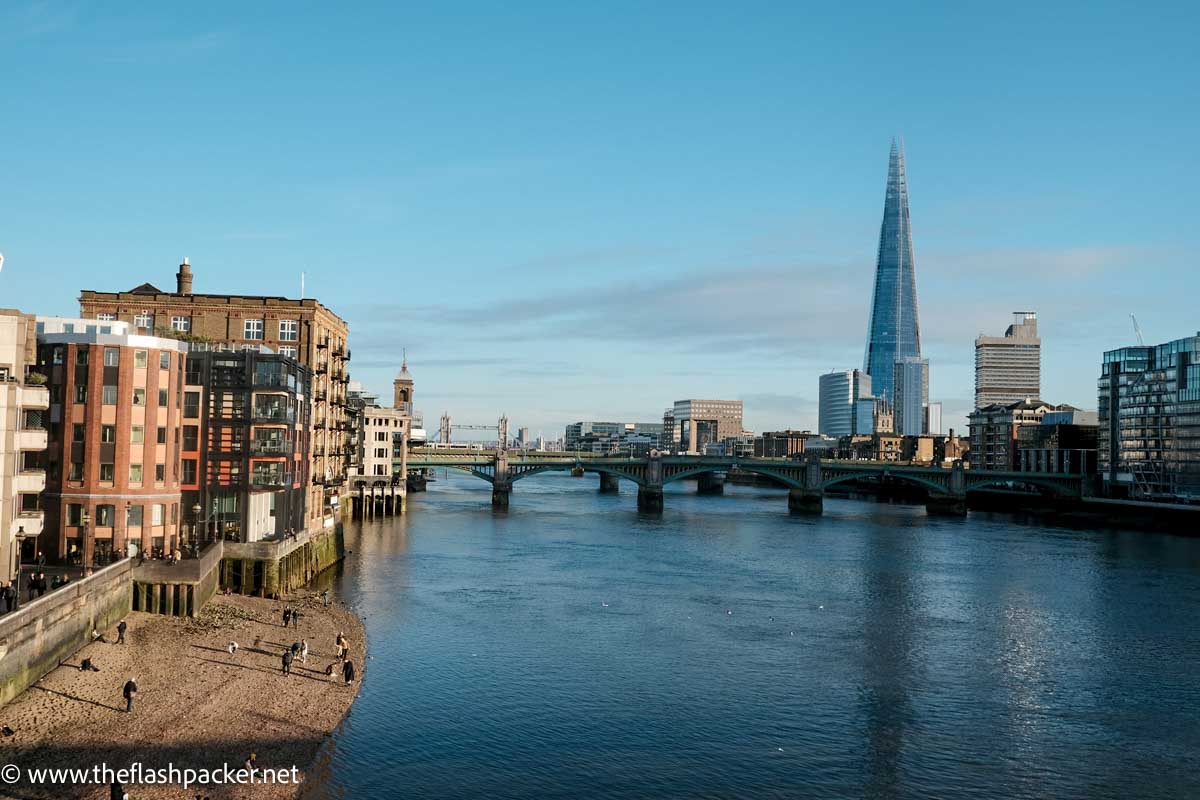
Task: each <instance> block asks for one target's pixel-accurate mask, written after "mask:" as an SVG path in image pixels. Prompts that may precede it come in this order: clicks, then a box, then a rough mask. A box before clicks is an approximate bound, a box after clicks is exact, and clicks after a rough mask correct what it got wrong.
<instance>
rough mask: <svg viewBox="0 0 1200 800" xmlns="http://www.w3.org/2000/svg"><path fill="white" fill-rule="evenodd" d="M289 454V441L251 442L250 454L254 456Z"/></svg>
mask: <svg viewBox="0 0 1200 800" xmlns="http://www.w3.org/2000/svg"><path fill="white" fill-rule="evenodd" d="M287 454H288V442H251V443H250V455H252V456H286V455H287Z"/></svg>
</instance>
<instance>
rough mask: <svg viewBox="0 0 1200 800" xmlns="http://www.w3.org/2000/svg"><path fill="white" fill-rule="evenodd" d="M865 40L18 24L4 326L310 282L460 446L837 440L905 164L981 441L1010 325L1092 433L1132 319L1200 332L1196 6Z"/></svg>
mask: <svg viewBox="0 0 1200 800" xmlns="http://www.w3.org/2000/svg"><path fill="white" fill-rule="evenodd" d="M838 5H839V4H822V5H820V6H813V7H808V8H806V7H804V4H799V3H736V4H734V3H703V2H688V3H667V2H661V3H628V4H625V3H597V4H584V3H533V2H527V3H459V4H422V5H420V6H418V5H415V4H413V5H409V4H400V3H379V4H374V5H373V4H368V3H360V4H354V6H355V10H353V11H349V10H344V9H340V8H335V6H334V5H332V4H316V3H287V4H284V3H278V4H275V3H256V4H245V3H237V4H235V3H217V2H212V3H202V4H190V5H189V6H186V7H185V6H182V5H174V4H149V3H145V4H140V7H136V6H135V4H120V5H119V6H116V7H114V5H113V4H100V3H69V2H68V3H51V2H38V3H28V2H8V3H4V4H2V5H0V75H2V76H3V77H2V78H0V153H2V154H3V157H0V251H3V252H4V253H5V256H6V258H7V261H6V263H5V267H4V270H3V272H0V306H16V307H19V308H22V309H24V310H28V311H35V312H40V313H61V314H72V313H75V312H76V311H77V303H76V298H77V294H78V289H81V288H96V289H108V290H113V289H127V288H130V287H132V286H134V285H136V284H138V283H141V282H142V281H146V280H149V281H151V282H154V283H156V284H158V285H159V286H163V287H167V286H170V285H171V284H172V275H173V274H174V271H175V267H176V265H177V264H178V263H179V261H180V259H181V258H182V257H183V256H185V255H186V256H188V257H189V258H190V259H191V261H192V264H193V266H194V269H195V272H196V288H197V290H198V291H216V292H247V293H258V294H280V293H282V294H289V295H296V294H298V293H299V274H300V272H301V270H304V271H305V272H307V276H308V277H307V286H308V294H309V295H311V296H316V297H318V298H320V299H321V300H322V301H323V302H325V303H326V304H327V305H329V306H331V307H332V308H333V309H334V310H335V311H337V312H338V313H339V314H341V315H342V316H344V317H346V318H347V319H348V320H349V321H350V323H351V339H352V347H353V350H354V361H353V363H352V372H353V374H354V377H355V378H357V379H360V380H363V381H364V382H365V383H367V384H368V385H370V386H372V387H374V388H376V389H377V390H380V391H385V390H386V389H387V388H388V386H389V384H390V380H391V375H392V373H393V372H394V371H395V369H396V367H397V364H398V361H399V351H400V348H401V347H406V348H407V349H408V354H409V360H410V367H411V369H412V371H413V374H414V376H415V378H416V380H417V400H418V403H417V405H418V407H420V408H422V409H423V410H424V411H425V414H426V417H427V419H429V420H430V421H431V424H432V421H435V420H436V418H437V416H438V415H439V414H440V413H441V412H442V411H447V410H448V411H450V412H451V414H452V415H453V416H454V417H455V419H456V420H458V421H461V422H476V423H480V422H489V421H494V419H495V418H496V416H497V415H498V414H499V413H500V412H506V413H507V414H508V416H509V417H510V420H511V422H512V424H514V425H527V426H529V427H530V428H532V429H533V430H534V431H535V432H536V431H538V430H543V431H544V432H545V433H546V434H547V435H548V436H553V435H558V434H559V433H560V432H561V426H562V425H563V424H564V423H566V422H569V421H571V420H575V419H596V418H604V419H627V420H634V419H638V420H652V419H656V418H658V417H659V416H660V415H661V412H662V409H663V408H664V407H666V406H668V405H669V404H670V403H671V401H673V400H675V399H677V398H683V397H722V398H724V397H729V398H741V399H743V400H744V401H745V404H746V423H747V426H748V427H750V428H752V429H754V430H758V431H761V430H768V429H774V428H781V427H785V426H791V427H814V428H815V424H816V396H817V391H816V389H817V377H818V375H819V374H820V373H821V372H823V371H826V370H828V369H833V368H849V367H856V366H861V363H862V355H863V345H864V338H865V335H866V327H867V315H868V312H869V308H868V306H869V302H870V291H871V281H872V274H873V269H874V256H875V248H876V244H877V237H878V230H879V222H880V215H881V212H882V208H883V192H884V182H885V178H886V168H887V154H888V143H889V140H890V138H891V136H893V135H902V136H903V137H904V139H905V143H906V151H907V158H908V174H909V187H910V197H911V206H912V214H913V231H914V241H915V248H916V259H917V285H918V294H919V301H920V307H921V322H922V333H923V337H924V350H925V354H926V355H928V356H929V358H930V360H931V381H930V388H931V395H932V396H933V398H934V399H941V400H943V401H944V402H945V404H946V414H947V423H948V424H953V425H955V426H956V427H958V426H961V425H962V424H963V422H964V419H963V418H964V416H965V413H966V411H967V409H968V406H969V405H970V402H971V397H972V391H973V373H972V359H973V340H974V337H975V336H976V335H977V334H978V333H980V332H984V331H986V332H989V333H999V332H1002V331H1003V328H1004V327H1005V326H1006V325H1007V324H1008V315H1009V312H1010V311H1013V310H1016V309H1026V308H1029V309H1036V310H1037V311H1038V312H1039V314H1040V324H1041V330H1042V335H1043V342H1044V344H1043V371H1044V379H1043V395H1044V396H1045V398H1046V399H1048V400H1053V401H1057V402H1070V403H1074V404H1077V405H1081V406H1084V407H1087V408H1094V407H1095V404H1096V403H1095V380H1096V377H1097V375H1098V373H1099V359H1100V353H1101V351H1102V350H1104V349H1107V348H1112V347H1117V346H1121V345H1125V344H1129V343H1131V342H1132V340H1133V333H1132V329H1131V326H1130V323H1129V319H1128V314H1129V313H1130V312H1134V313H1136V314H1137V315H1138V319H1139V321H1140V322H1141V325H1142V328H1143V329H1144V331H1145V334H1146V336H1147V337H1148V339H1149V340H1153V341H1162V340H1166V339H1170V338H1176V337H1179V336H1184V335H1189V334H1192V333H1194V332H1196V330H1197V329H1198V328H1200V314H1198V313H1197V310H1196V308H1197V305H1196V297H1197V294H1198V291H1197V290H1198V289H1200V277H1198V271H1197V263H1196V262H1197V258H1196V256H1197V251H1198V244H1200V233H1198V231H1200V226H1197V225H1196V222H1195V221H1196V219H1197V216H1198V213H1197V212H1198V210H1200V208H1198V206H1200V196H1198V194H1197V192H1196V188H1195V187H1196V186H1197V185H1198V184H1200V180H1198V178H1200V175H1198V172H1200V168H1198V166H1197V165H1198V164H1200V160H1198V159H1197V157H1196V153H1197V139H1198V136H1197V134H1198V133H1200V130H1198V127H1200V126H1198V122H1200V102H1198V101H1200V96H1198V95H1200V80H1198V78H1200V69H1198V67H1200V56H1198V55H1197V53H1198V52H1200V48H1196V47H1195V42H1194V36H1193V34H1194V31H1195V30H1196V29H1197V27H1198V25H1200V12H1198V11H1197V10H1196V8H1195V6H1191V5H1188V4H1178V5H1159V6H1158V7H1156V8H1150V7H1147V6H1145V5H1137V6H1135V5H1134V4H1119V5H1118V4H1111V5H1109V4H1102V3H1055V4H1053V5H1054V8H1053V9H1049V8H1045V7H1043V6H1044V5H1049V4H1029V5H1020V4H1010V5H1006V6H1004V7H1003V8H1002V9H998V8H996V7H995V6H994V4H992V5H990V6H985V5H983V4H962V3H952V4H945V5H932V4H929V5H921V6H920V7H912V6H904V7H900V6H897V5H896V4H895V3H889V4H886V5H878V6H874V7H872V6H868V5H860V6H858V7H856V8H853V9H851V8H846V9H841V8H838V7H837V6H838ZM169 6H170V7H169Z"/></svg>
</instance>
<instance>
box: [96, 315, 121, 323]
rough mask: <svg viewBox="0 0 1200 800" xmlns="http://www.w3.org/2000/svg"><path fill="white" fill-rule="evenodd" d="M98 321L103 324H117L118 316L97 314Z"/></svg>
mask: <svg viewBox="0 0 1200 800" xmlns="http://www.w3.org/2000/svg"><path fill="white" fill-rule="evenodd" d="M96 319H98V320H100V321H101V322H116V321H117V315H116V314H97V315H96Z"/></svg>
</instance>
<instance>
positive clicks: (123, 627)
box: [117, 620, 129, 644]
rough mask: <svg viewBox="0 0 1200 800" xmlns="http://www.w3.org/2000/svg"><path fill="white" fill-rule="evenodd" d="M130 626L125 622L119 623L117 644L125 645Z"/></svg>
mask: <svg viewBox="0 0 1200 800" xmlns="http://www.w3.org/2000/svg"><path fill="white" fill-rule="evenodd" d="M128 627H129V626H128V625H126V624H125V620H121V621H120V622H118V623H117V644H125V630H126V629H127V628H128Z"/></svg>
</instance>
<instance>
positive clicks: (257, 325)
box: [242, 319, 263, 339]
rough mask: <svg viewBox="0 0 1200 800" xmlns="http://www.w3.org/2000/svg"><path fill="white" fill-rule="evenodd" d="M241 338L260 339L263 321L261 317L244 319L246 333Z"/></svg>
mask: <svg viewBox="0 0 1200 800" xmlns="http://www.w3.org/2000/svg"><path fill="white" fill-rule="evenodd" d="M242 338H243V339H261V338H263V321H262V320H261V319H248V320H246V335H245V336H243V337H242Z"/></svg>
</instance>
